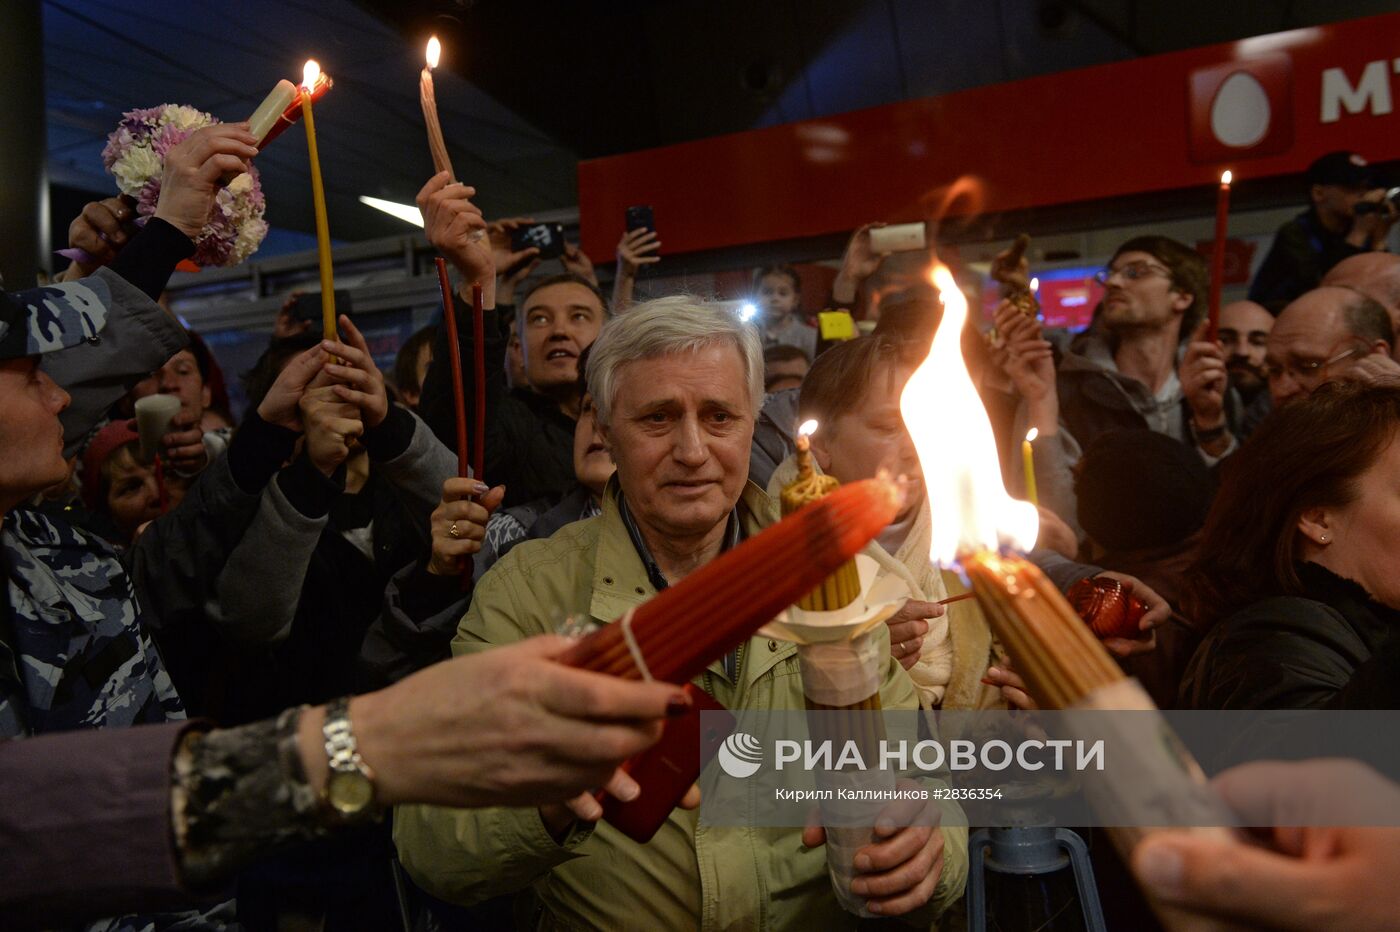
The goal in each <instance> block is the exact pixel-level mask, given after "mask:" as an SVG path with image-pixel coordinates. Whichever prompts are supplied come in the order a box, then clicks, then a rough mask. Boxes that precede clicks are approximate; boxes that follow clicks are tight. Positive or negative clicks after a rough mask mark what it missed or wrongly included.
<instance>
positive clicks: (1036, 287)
mask: <svg viewBox="0 0 1400 932" xmlns="http://www.w3.org/2000/svg"><path fill="white" fill-rule="evenodd" d="M1031 291H1033V292H1039V291H1040V279H1038V278H1032V279H1031Z"/></svg>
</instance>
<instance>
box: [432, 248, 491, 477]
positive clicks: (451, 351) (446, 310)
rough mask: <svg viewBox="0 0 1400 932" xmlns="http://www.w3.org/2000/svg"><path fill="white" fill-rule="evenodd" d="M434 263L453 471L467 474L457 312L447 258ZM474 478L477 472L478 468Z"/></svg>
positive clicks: (465, 405) (465, 404)
mask: <svg viewBox="0 0 1400 932" xmlns="http://www.w3.org/2000/svg"><path fill="white" fill-rule="evenodd" d="M433 264H434V265H436V266H437V274H438V288H439V290H441V292H442V323H443V326H445V327H446V328H447V352H448V355H449V364H450V366H451V369H452V411H453V413H454V414H455V415H456V416H457V475H458V476H460V477H461V478H463V479H465V478H466V477H467V401H466V391H465V388H464V387H463V385H462V347H461V345H460V344H459V343H458V342H457V315H456V314H455V313H453V309H452V282H451V281H450V280H449V279H448V277H447V260H445V259H443V258H441V257H438V258H436V259H434V260H433ZM476 477H477V478H478V479H480V478H481V473H480V472H478V473H477V476H476Z"/></svg>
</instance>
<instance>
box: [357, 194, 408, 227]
mask: <svg viewBox="0 0 1400 932" xmlns="http://www.w3.org/2000/svg"><path fill="white" fill-rule="evenodd" d="M360 203H361V204H366V205H368V206H370V207H373V208H374V209H375V210H382V211H384V212H385V213H386V214H389V215H390V216H392V217H397V218H399V219H400V220H402V221H404V222H405V223H411V224H413V225H414V226H416V227H421V226H422V225H423V214H422V213H421V212H420V211H419V210H418V208H417V207H415V206H413V205H412V204H400V203H399V202H398V201H386V200H384V199H383V198H381V197H367V196H365V195H363V194H361V195H360Z"/></svg>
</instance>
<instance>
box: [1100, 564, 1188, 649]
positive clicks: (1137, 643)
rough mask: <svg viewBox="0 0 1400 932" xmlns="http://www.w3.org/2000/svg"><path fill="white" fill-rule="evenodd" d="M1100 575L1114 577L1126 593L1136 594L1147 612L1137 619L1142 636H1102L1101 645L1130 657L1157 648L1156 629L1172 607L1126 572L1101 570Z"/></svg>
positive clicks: (1139, 580) (1169, 617) (1166, 617)
mask: <svg viewBox="0 0 1400 932" xmlns="http://www.w3.org/2000/svg"><path fill="white" fill-rule="evenodd" d="M1099 575H1100V576H1107V577H1108V578H1109V579H1116V580H1118V581H1119V582H1120V583H1122V584H1123V590H1124V592H1126V593H1127V594H1128V595H1132V596H1136V597H1137V598H1138V599H1140V600H1141V601H1142V603H1143V604H1144V605H1146V606H1147V614H1145V615H1143V616H1142V618H1140V619H1139V620H1138V630H1139V631H1143V632H1146V636H1145V637H1142V638H1104V642H1103V646H1104V647H1106V648H1108V652H1109V653H1110V654H1113V655H1114V656H1117V657H1131V656H1133V655H1134V654H1147V653H1151V652H1152V651H1154V650H1156V649H1157V629H1158V628H1159V627H1161V626H1162V625H1164V624H1166V623H1167V621H1168V620H1170V619H1171V617H1172V607H1171V605H1169V604H1168V603H1167V600H1166V599H1164V598H1162V597H1161V596H1160V595H1158V594H1157V593H1156V591H1155V590H1154V589H1153V588H1152V587H1151V586H1149V585H1147V583H1145V582H1143V581H1142V580H1141V579H1138V578H1137V577H1136V576H1129V575H1128V574H1127V573H1115V572H1103V573H1100V574H1099Z"/></svg>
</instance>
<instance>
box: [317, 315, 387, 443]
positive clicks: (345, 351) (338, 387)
mask: <svg viewBox="0 0 1400 932" xmlns="http://www.w3.org/2000/svg"><path fill="white" fill-rule="evenodd" d="M340 332H341V333H343V334H345V340H344V342H342V341H339V340H322V341H321V349H322V350H323V351H325V352H327V353H329V354H330V355H331V359H330V360H329V361H327V362H326V366H325V373H326V375H327V376H329V377H330V378H331V379H333V380H334V381H335V382H336V383H337V384H335V385H334V386H333V388H334V390H335V395H336V397H338V398H339V399H340V400H341V401H344V402H348V403H349V404H352V405H354V406H355V407H357V408H359V409H360V414H361V416H362V418H363V420H364V423H365V427H366V428H370V429H372V428H375V427H378V426H379V425H380V424H382V423H384V418H386V417H388V416H389V393H388V392H387V391H386V390H385V388H384V374H383V373H381V372H380V371H379V367H378V366H376V365H375V364H374V357H373V356H371V355H370V352H369V344H368V343H366V342H365V337H364V334H362V333H360V331H359V328H357V327H356V326H355V324H354V322H353V321H352V320H350V318H349V317H347V316H346V315H344V314H341V315H340Z"/></svg>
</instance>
